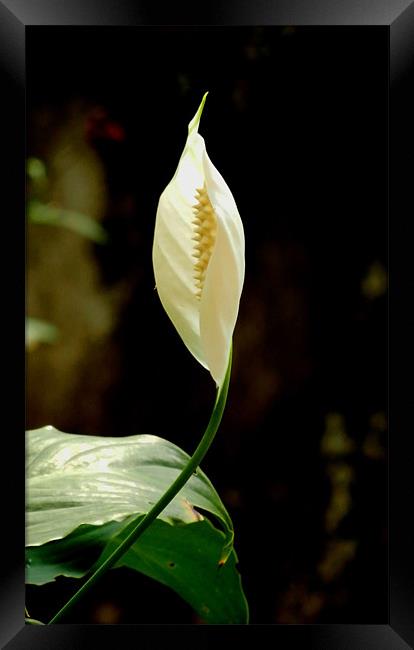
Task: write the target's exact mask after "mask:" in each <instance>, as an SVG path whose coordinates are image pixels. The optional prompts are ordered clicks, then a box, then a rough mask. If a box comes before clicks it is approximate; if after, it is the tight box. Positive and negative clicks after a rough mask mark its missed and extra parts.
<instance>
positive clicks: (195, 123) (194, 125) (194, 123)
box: [188, 90, 208, 134]
mask: <svg viewBox="0 0 414 650" xmlns="http://www.w3.org/2000/svg"><path fill="white" fill-rule="evenodd" d="M207 95H208V90H207V92H206V93H204V95H203V99H202V100H201V104H200V106H199V107H198V110H197V113H196V114H195V115H194V117H193V119H192V120H191V122H190V123H189V125H188V134H190V133H197V131H198V127H199V124H200V119H201V115H202V113H203V108H204V104H205V103H206V99H207Z"/></svg>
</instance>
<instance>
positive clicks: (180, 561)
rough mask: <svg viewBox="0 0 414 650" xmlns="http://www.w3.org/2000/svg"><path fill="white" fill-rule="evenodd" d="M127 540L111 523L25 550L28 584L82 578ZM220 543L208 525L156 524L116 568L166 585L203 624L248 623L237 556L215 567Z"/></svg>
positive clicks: (216, 532) (117, 525)
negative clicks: (116, 544) (142, 574)
mask: <svg viewBox="0 0 414 650" xmlns="http://www.w3.org/2000/svg"><path fill="white" fill-rule="evenodd" d="M121 530H122V532H121ZM116 533H117V534H118V536H119V537H117V535H116ZM125 534H126V530H125V528H124V525H123V524H120V523H118V522H110V523H108V524H104V525H103V526H81V527H79V528H78V529H77V530H76V531H74V532H73V533H71V534H70V535H68V536H67V537H66V538H64V539H62V540H58V541H54V542H49V543H48V544H44V545H43V546H38V547H29V548H27V549H26V553H27V568H26V576H27V577H26V581H27V582H29V583H34V584H44V583H45V582H49V581H51V580H53V579H54V578H55V577H56V576H58V575H65V576H70V577H77V578H80V577H82V576H83V575H85V573H86V572H87V571H88V569H89V568H90V567H91V565H92V564H93V562H94V561H95V560H97V559H98V556H99V554H100V552H101V550H102V548H103V547H104V546H105V544H106V548H105V551H104V553H103V555H102V556H101V558H100V559H102V557H103V556H105V555H106V554H107V553H110V552H111V550H112V547H113V545H114V544H115V543H116V540H117V539H119V538H121V537H123V536H124V535H125ZM111 536H113V537H112V540H111V541H109V540H110V538H111ZM223 538H224V536H223V533H221V532H220V531H219V530H217V529H216V528H215V527H214V526H212V525H211V523H210V522H209V521H207V520H206V519H204V520H203V521H198V522H195V523H191V524H176V525H170V524H167V523H166V522H164V521H160V520H156V521H155V522H154V523H153V524H152V525H151V526H150V527H149V528H148V530H147V531H146V532H145V533H144V534H143V535H142V537H141V538H140V539H139V540H138V541H137V542H136V543H135V544H134V545H133V546H132V547H131V549H130V550H129V551H128V552H127V553H126V554H125V555H124V557H123V558H122V559H121V560H120V561H119V562H118V564H117V566H127V567H129V568H131V569H133V570H136V571H139V572H141V573H144V574H145V575H147V576H149V577H151V578H154V579H155V580H157V581H159V582H161V583H163V584H165V585H167V586H168V587H170V588H171V589H173V590H174V591H175V592H176V593H178V594H179V595H180V596H181V597H182V598H183V599H184V600H185V601H186V602H187V603H188V604H189V605H190V606H191V607H192V608H193V609H194V610H195V611H196V612H197V613H198V615H199V616H200V617H201V618H202V619H203V620H204V621H206V622H207V623H211V624H221V623H224V624H231V623H239V624H243V623H247V621H248V608H247V603H246V599H245V597H244V594H243V590H242V587H241V580H240V575H239V573H238V571H237V568H236V562H237V558H236V554H235V552H234V551H232V553H231V554H230V557H229V559H228V561H227V562H226V564H225V565H224V566H221V567H218V565H217V557H218V555H219V554H220V550H221V547H222V545H223ZM108 542H109V543H108Z"/></svg>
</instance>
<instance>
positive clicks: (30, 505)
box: [26, 426, 233, 559]
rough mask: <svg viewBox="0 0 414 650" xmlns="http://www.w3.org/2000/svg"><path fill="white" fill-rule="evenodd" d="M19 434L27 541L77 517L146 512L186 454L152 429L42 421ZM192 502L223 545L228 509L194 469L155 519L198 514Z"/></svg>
mask: <svg viewBox="0 0 414 650" xmlns="http://www.w3.org/2000/svg"><path fill="white" fill-rule="evenodd" d="M26 435H27V443H26V464H27V467H26V479H27V480H26V544H27V545H28V546H38V545H40V544H45V543H46V542H49V541H51V540H54V539H61V538H63V537H66V535H68V534H69V533H70V532H72V531H73V530H75V529H76V528H77V527H78V526H80V525H81V524H92V525H102V524H104V523H106V522H109V521H122V520H125V519H126V518H127V517H129V516H130V515H132V514H134V515H137V514H145V513H147V512H148V510H149V509H150V508H151V507H152V505H153V504H154V503H155V502H157V501H158V499H159V498H160V496H161V495H162V494H163V493H164V492H165V491H166V490H167V488H169V487H170V485H171V484H172V483H173V481H174V480H175V479H176V477H177V476H178V474H179V473H180V472H181V470H182V469H183V467H184V466H185V465H186V464H187V462H188V460H189V456H188V454H186V453H185V452H184V451H182V450H181V449H180V448H179V447H177V446H176V445H174V444H172V443H171V442H168V441H167V440H164V439H163V438H159V437H158V436H151V435H137V436H128V437H119V438H110V437H97V436H81V435H74V434H71V433H63V432H61V431H58V430H57V429H55V428H54V427H50V426H49V427H43V428H42V429H36V430H33V431H28V432H27V434H26ZM196 508H201V509H202V510H203V511H206V512H208V513H210V514H212V515H214V517H216V519H217V521H218V522H219V524H220V525H221V526H222V528H223V531H224V534H225V540H226V545H231V543H232V540H233V525H232V522H231V519H230V516H229V514H228V512H227V511H226V509H225V507H224V505H223V503H222V502H221V500H220V497H219V495H218V494H217V492H216V490H215V489H214V487H213V486H212V484H211V482H210V481H209V479H208V478H207V476H206V475H205V474H204V472H202V471H201V469H198V470H197V472H196V474H193V476H192V477H191V478H190V479H189V481H188V483H187V484H186V485H185V486H184V487H183V488H182V490H180V492H179V493H178V494H177V495H176V497H174V499H173V500H172V501H171V502H170V503H169V505H168V506H167V507H166V508H165V509H164V510H163V511H162V513H161V514H160V515H159V518H160V519H162V520H163V521H166V522H167V523H190V522H194V521H199V520H201V519H202V515H201V514H200V513H199V512H198V511H197V510H196ZM218 559H219V558H218Z"/></svg>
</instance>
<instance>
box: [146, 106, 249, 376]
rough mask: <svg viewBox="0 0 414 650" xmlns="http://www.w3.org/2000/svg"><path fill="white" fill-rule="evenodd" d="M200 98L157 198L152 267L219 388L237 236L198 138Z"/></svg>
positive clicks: (228, 199)
mask: <svg viewBox="0 0 414 650" xmlns="http://www.w3.org/2000/svg"><path fill="white" fill-rule="evenodd" d="M206 97H207V93H206V94H205V95H204V97H203V100H202V102H201V104H200V107H199V109H198V111H197V113H196V115H195V116H194V118H193V119H192V120H191V122H190V124H189V125H188V137H187V141H186V143H185V147H184V151H183V153H182V155H181V158H180V161H179V163H178V167H177V170H176V172H175V174H174V177H173V178H172V180H171V181H170V183H169V184H168V185H167V187H166V188H165V190H164V191H163V193H162V194H161V196H160V200H159V203H158V209H157V216H156V222H155V232H154V245H153V264H154V274H155V281H156V287H157V290H158V295H159V297H160V300H161V303H162V305H163V307H164V309H165V311H166V312H167V314H168V316H169V317H170V319H171V320H172V322H173V324H174V326H175V327H176V329H177V331H178V333H179V335H180V336H181V338H182V340H183V341H184V343H185V345H186V346H187V348H188V349H189V350H190V352H191V353H192V354H193V355H194V356H195V358H196V359H197V360H198V361H199V362H200V363H201V364H202V365H203V366H204V367H205V368H207V369H208V370H209V371H210V373H211V375H212V377H213V379H214V380H215V382H216V384H217V386H221V384H222V382H223V380H224V376H225V373H226V369H227V364H228V359H229V353H230V347H231V341H232V336H233V331H234V327H235V324H236V320H237V314H238V311H239V302H240V296H241V292H242V288H243V281H244V269H245V261H244V232H243V224H242V222H241V219H240V215H239V212H238V210H237V206H236V203H235V201H234V198H233V195H232V193H231V192H230V189H229V188H228V186H227V184H226V182H225V180H224V179H223V177H222V176H221V174H220V173H219V172H218V171H217V169H216V168H215V167H214V165H213V163H212V162H211V160H210V158H209V157H208V154H207V151H206V146H205V142H204V139H203V138H202V137H201V136H200V135H199V133H198V126H199V123H200V118H201V113H202V111H203V107H204V102H205V100H206ZM200 197H201V198H200ZM203 220H204V221H203ZM203 223H204V226H203ZM200 224H201V225H200Z"/></svg>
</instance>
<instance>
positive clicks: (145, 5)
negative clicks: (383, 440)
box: [0, 0, 414, 650]
mask: <svg viewBox="0 0 414 650" xmlns="http://www.w3.org/2000/svg"><path fill="white" fill-rule="evenodd" d="M145 24H155V25H156V24H181V25H192V24H210V25H216V24H217V25H220V24H228V25H230V24H232V25H268V24H269V25H270V24H272V25H331V24H332V25H334V24H336V25H384V26H388V29H389V42H390V48H389V54H390V61H389V75H390V76H389V78H390V124H389V134H388V136H389V147H390V148H389V151H390V167H389V171H390V174H389V180H390V186H389V187H390V200H389V208H390V217H389V235H390V250H389V255H390V278H389V279H390V296H391V300H390V306H392V319H391V321H390V325H391V327H390V339H389V361H390V384H389V386H390V400H389V410H390V436H389V450H390V463H389V477H390V478H389V490H390V494H389V503H390V518H389V525H390V532H389V621H388V625H386V624H384V625H370V624H369V621H368V622H367V625H352V624H349V625H326V626H324V625H301V626H296V625H292V626H287V625H277V626H266V625H263V626H248V627H247V628H246V629H244V628H243V629H240V628H238V627H227V626H225V627H220V629H219V630H218V629H217V628H216V627H215V626H211V627H208V626H163V627H157V626H152V625H151V626H130V625H125V626H83V625H55V626H50V627H43V626H32V625H30V626H27V625H26V626H25V624H24V549H23V545H22V544H21V537H20V536H18V535H17V534H16V532H15V531H19V533H20V534H21V530H22V529H24V517H23V514H22V513H23V512H24V489H23V487H22V486H24V463H23V462H22V459H23V458H24V443H23V440H24V437H23V432H24V406H23V405H24V381H23V373H24V325H23V323H24V319H23V312H24V307H25V305H24V290H23V288H24V270H23V269H24V244H23V242H24V225H19V224H20V223H21V224H23V220H21V218H20V216H19V215H21V214H22V213H24V201H25V187H24V183H25V174H24V158H25V156H24V153H25V138H24V116H25V108H24V84H25V30H26V28H27V27H28V26H31V25H145ZM0 66H1V87H2V93H1V95H2V101H1V104H2V106H1V108H2V111H3V112H4V115H3V120H2V124H3V136H4V140H3V147H2V149H3V152H2V153H3V157H4V160H5V162H6V166H7V170H8V179H9V180H10V182H7V183H6V187H5V188H4V196H5V198H6V202H5V204H6V205H7V198H10V205H11V208H10V209H11V214H12V215H13V219H10V220H9V221H10V226H7V227H6V226H4V227H5V228H6V233H7V245H6V246H4V249H6V250H5V251H4V252H6V253H8V255H6V256H3V259H2V262H3V263H5V268H4V270H3V269H2V271H3V272H4V274H5V276H6V277H8V276H9V275H10V274H13V275H14V276H15V277H16V278H17V280H16V281H15V282H14V283H8V284H9V287H10V288H9V289H7V287H6V290H8V291H9V293H8V294H7V295H6V296H5V298H4V300H5V304H6V305H7V318H6V319H5V320H6V323H5V325H6V332H5V333H4V334H3V343H4V346H5V348H6V372H5V377H6V378H7V388H8V390H10V389H11V392H12V398H10V399H9V397H7V399H6V400H5V404H4V410H3V424H4V425H5V426H4V432H3V433H4V436H6V435H7V436H11V438H10V439H11V440H12V441H13V442H12V443H11V444H10V446H9V449H8V457H9V458H10V460H9V461H8V465H9V467H10V474H9V476H8V477H6V485H5V487H3V525H4V522H8V523H7V527H4V528H3V531H4V530H7V531H11V532H9V534H8V535H5V534H4V532H3V536H5V537H6V539H5V542H6V545H5V550H4V551H3V554H4V555H3V558H4V560H3V562H2V569H1V571H2V579H1V583H0V592H1V612H0V614H1V621H2V622H1V626H0V629H1V635H0V641H1V644H2V647H7V648H10V649H11V650H15V649H17V648H29V647H30V648H36V647H39V648H62V649H64V648H75V647H91V646H93V645H97V644H98V643H101V640H103V641H105V642H108V644H109V643H110V644H111V645H113V644H115V643H116V644H117V645H118V646H119V647H128V646H129V643H130V642H132V640H133V639H135V641H134V643H137V642H138V640H139V644H140V647H148V648H150V647H151V648H154V647H158V646H160V647H161V646H162V647H164V646H165V645H166V644H167V643H171V639H172V637H171V636H170V635H171V634H177V633H178V634H180V635H181V634H182V635H186V634H190V635H191V634H192V635H194V634H195V635H196V637H194V636H191V637H190V642H191V643H197V644H199V645H200V646H201V647H210V644H211V643H213V642H215V641H216V637H217V636H218V635H220V639H223V640H224V643H228V642H229V641H231V642H233V643H234V642H237V640H239V638H240V639H241V638H243V640H244V639H246V640H248V642H249V641H250V642H252V643H256V644H258V643H259V644H262V645H263V647H272V646H273V645H274V646H275V647H276V646H279V647H283V648H288V647H297V646H298V647H312V648H335V650H340V649H341V648H361V649H362V648H363V649H364V650H369V649H370V648H372V649H375V650H380V649H381V648H384V649H390V648H391V649H395V650H398V649H399V648H401V649H403V648H407V647H413V644H414V626H413V623H412V611H413V607H412V606H413V604H414V598H413V582H412V560H411V557H412V541H413V539H412V537H410V535H409V532H408V531H409V523H410V521H409V519H410V517H409V512H410V507H411V508H412V504H413V480H412V478H411V476H412V473H411V468H410V455H409V454H408V444H409V438H410V430H409V429H410V415H411V412H410V411H411V410H412V409H411V408H410V407H411V403H412V396H411V395H412V390H411V385H410V383H409V382H407V383H405V382H404V381H403V380H402V379H401V375H400V369H401V368H402V367H405V366H410V363H409V362H410V361H411V356H412V352H411V348H412V346H410V338H411V337H412V334H411V333H412V331H413V328H412V325H413V323H412V320H411V318H410V317H409V311H408V308H409V298H410V287H412V281H411V278H412V270H411V268H410V266H411V264H410V259H411V256H412V254H411V251H410V247H411V241H412V238H411V237H410V236H409V235H410V234H411V233H410V232H409V225H410V224H409V223H407V221H408V219H407V216H406V215H407V214H410V210H411V209H412V197H411V196H410V180H411V179H410V175H411V176H412V168H410V164H409V163H410V155H411V153H410V149H411V151H412V145H413V144H414V143H413V138H412V136H413V130H412V124H411V122H412V117H411V115H412V114H413V110H412V109H413V103H412V100H410V93H409V86H410V82H411V83H412V79H413V71H414V3H410V2H408V1H407V0H399V1H398V2H397V1H396V2H394V3H393V6H392V7H391V3H390V2H387V1H386V0H384V1H381V2H376V3H372V2H371V1H370V0H364V1H362V0H352V1H351V0H347V1H346V0H343V1H340V2H335V3H333V2H331V1H329V0H325V1H324V2H322V0H319V1H318V2H313V3H309V2H306V0H302V1H300V2H299V1H296V2H291V1H290V2H289V1H280V2H273V3H269V2H265V1H264V0H260V1H259V0H258V1H257V2H255V3H248V2H247V1H245V2H240V1H239V2H237V3H226V5H225V7H224V6H220V5H219V4H218V3H208V6H206V14H205V15H204V16H201V15H196V14H195V13H194V8H191V9H190V7H189V6H188V5H187V6H183V5H177V4H176V3H174V4H173V3H171V4H170V5H168V4H166V5H165V6H162V5H161V4H160V3H150V2H136V3H134V2H128V1H121V0H99V2H93V0H92V1H86V0H83V1H81V0H79V1H75V0H72V1H71V2H70V3H68V2H63V1H62V2H60V1H57V0H0ZM410 199H411V202H410ZM5 276H3V277H5ZM411 294H412V289H411ZM12 314H13V318H10V319H9V316H11V315H12ZM12 320H13V322H11V321H12ZM20 355H21V356H20ZM16 414H18V415H17V417H16ZM4 416H5V417H4ZM11 485H13V488H11V487H10V486H11ZM11 493H13V498H12V499H11V498H8V497H9V495H10V494H11ZM9 522H10V523H9ZM167 635H168V636H167ZM239 635H243V637H241V636H239ZM262 638H263V641H262ZM259 639H260V640H259ZM177 642H180V639H177ZM174 643H175V639H174ZM187 643H188V642H187ZM409 644H411V646H410V645H409Z"/></svg>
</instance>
